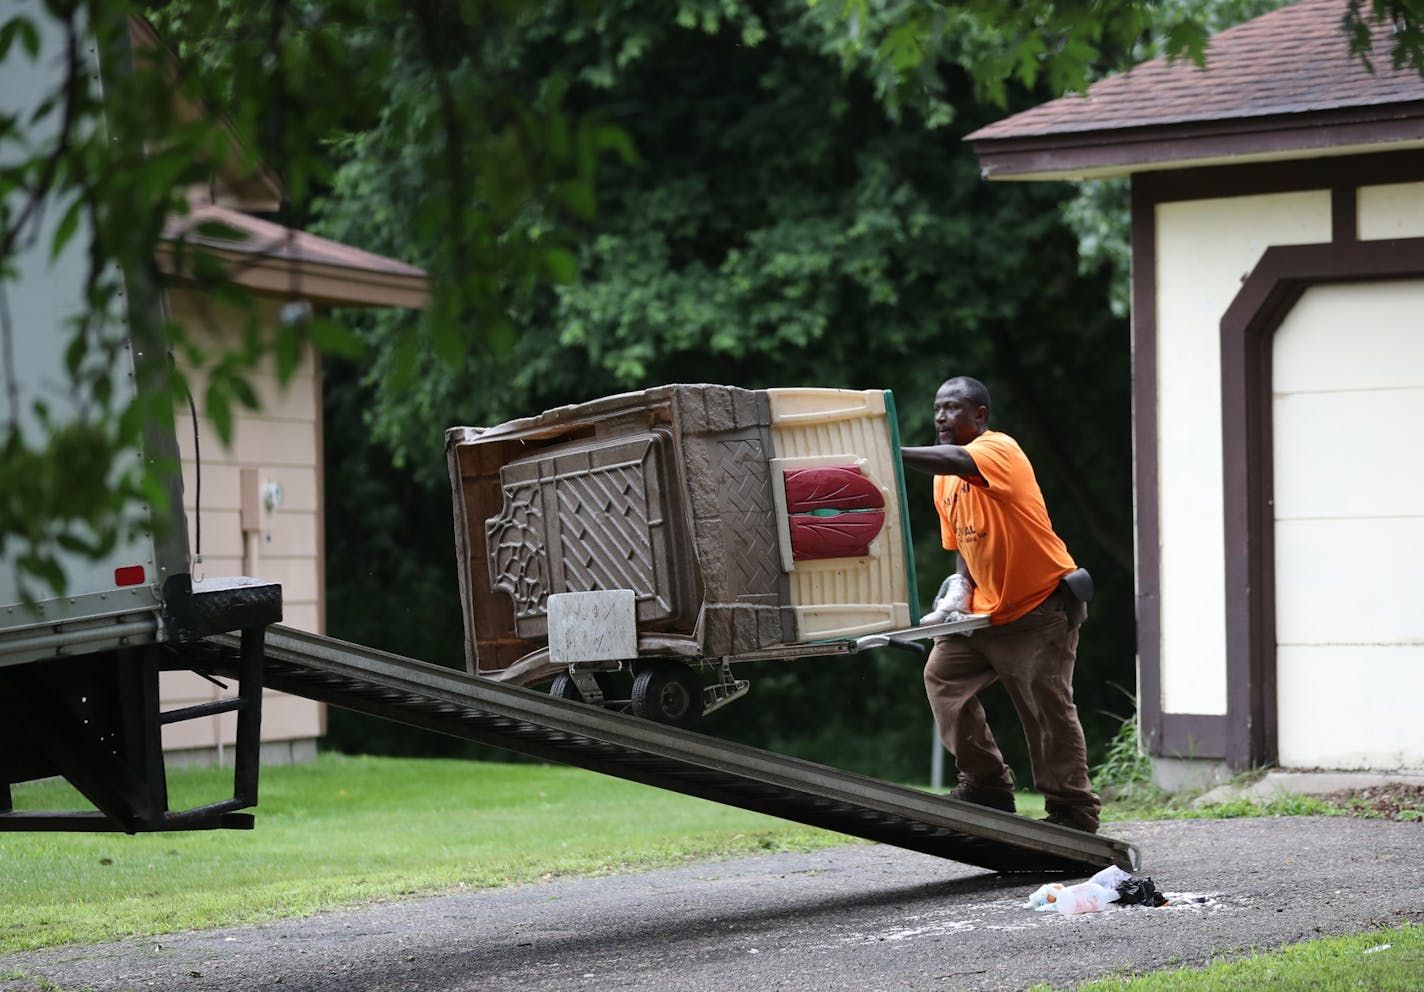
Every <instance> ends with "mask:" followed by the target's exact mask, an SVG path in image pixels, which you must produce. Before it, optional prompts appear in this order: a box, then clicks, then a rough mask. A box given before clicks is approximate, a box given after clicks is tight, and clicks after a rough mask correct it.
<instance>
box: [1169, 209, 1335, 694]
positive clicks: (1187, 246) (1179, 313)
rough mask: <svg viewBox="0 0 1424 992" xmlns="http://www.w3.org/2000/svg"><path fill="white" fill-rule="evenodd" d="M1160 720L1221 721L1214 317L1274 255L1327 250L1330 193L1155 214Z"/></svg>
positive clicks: (1221, 555)
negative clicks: (1188, 716)
mask: <svg viewBox="0 0 1424 992" xmlns="http://www.w3.org/2000/svg"><path fill="white" fill-rule="evenodd" d="M1156 224H1157V272H1156V279H1157V313H1156V319H1157V376H1158V380H1157V381H1158V395H1157V404H1158V406H1157V418H1158V422H1157V429H1158V436H1157V452H1158V493H1159V506H1158V513H1159V519H1160V525H1161V547H1160V556H1161V557H1160V561H1161V575H1160V593H1161V598H1160V607H1161V624H1162V640H1161V645H1160V652H1161V655H1160V657H1161V678H1162V698H1161V706H1162V710H1163V712H1168V713H1194V714H1224V713H1225V712H1226V627H1225V620H1224V617H1223V614H1222V602H1223V599H1224V596H1225V582H1224V572H1223V569H1224V564H1225V556H1226V555H1227V554H1228V553H1229V549H1227V548H1225V547H1224V540H1223V535H1222V526H1223V512H1222V471H1221V463H1222V443H1221V427H1222V425H1221V348H1220V338H1221V332H1220V327H1221V316H1222V314H1223V313H1224V312H1225V310H1226V308H1227V306H1228V305H1229V304H1230V303H1231V301H1232V299H1233V298H1234V297H1235V296H1236V293H1237V292H1238V291H1239V290H1240V288H1241V281H1242V280H1243V279H1244V278H1245V277H1246V276H1247V275H1248V274H1249V273H1250V272H1251V270H1252V269H1253V268H1254V267H1255V265H1256V263H1257V262H1258V261H1259V260H1260V257H1261V254H1262V253H1263V252H1264V251H1265V250H1266V249H1267V248H1268V247H1270V246H1272V245H1284V244H1314V243H1319V242H1323V241H1329V240H1330V193H1329V191H1328V190H1317V191H1307V192H1299V193H1279V194H1271V195H1267V196H1249V197H1224V198H1220V199H1211V200H1191V201H1184V202H1179V203H1162V204H1159V205H1158V206H1157V212H1156Z"/></svg>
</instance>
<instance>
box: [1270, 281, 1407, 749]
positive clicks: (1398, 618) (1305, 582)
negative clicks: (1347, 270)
mask: <svg viewBox="0 0 1424 992" xmlns="http://www.w3.org/2000/svg"><path fill="white" fill-rule="evenodd" d="M1273 374H1274V399H1273V404H1272V408H1273V415H1274V432H1275V433H1274V459H1275V460H1274V469H1275V479H1274V482H1275V486H1274V489H1275V547H1276V559H1275V566H1276V571H1275V576H1276V641H1277V646H1276V692H1277V719H1278V728H1279V732H1278V739H1277V745H1278V751H1279V760H1280V764H1281V765H1282V767H1294V768H1312V767H1320V768H1353V769H1359V768H1370V769H1394V768H1424V720H1421V719H1420V716H1419V711H1418V701H1419V700H1420V699H1421V698H1424V443H1421V441H1420V425H1421V424H1424V280H1411V281H1401V282H1383V283H1350V284H1343V285H1336V286H1320V287H1315V288H1312V289H1310V290H1308V291H1307V293H1306V294H1305V296H1304V297H1303V298H1302V299H1301V300H1300V302H1299V303H1297V304H1296V306H1295V308H1294V309H1293V310H1292V312H1291V313H1290V315H1289V316H1288V317H1287V318H1286V320H1285V322H1284V323H1282V325H1281V327H1280V329H1279V330H1278V331H1277V333H1276V337H1275V342H1274V373H1273Z"/></svg>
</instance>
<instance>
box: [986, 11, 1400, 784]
mask: <svg viewBox="0 0 1424 992" xmlns="http://www.w3.org/2000/svg"><path fill="white" fill-rule="evenodd" d="M1348 7H1349V3H1348V0H1303V2H1300V3H1296V4H1293V5H1291V6H1288V7H1283V8H1280V9H1278V10H1275V11H1273V12H1271V13H1268V14H1265V15H1263V16H1261V17H1258V18H1256V19H1255V20H1252V21H1249V22H1246V23H1244V24H1241V25H1238V26H1236V27H1234V28H1231V29H1229V30H1226V31H1222V32H1220V33H1219V34H1217V35H1216V36H1215V37H1214V38H1213V39H1212V40H1211V43H1210V45H1209V47H1208V48H1207V52H1206V65H1205V67H1198V66H1197V65H1195V64H1193V63H1191V62H1187V61H1179V62H1176V63H1169V62H1168V61H1166V60H1165V59H1158V60H1156V61H1153V62H1148V63H1145V64H1143V65H1140V66H1138V67H1136V68H1134V69H1132V70H1131V71H1129V72H1127V73H1124V74H1122V75H1119V76H1115V77H1112V78H1108V79H1104V80H1102V81H1100V82H1098V83H1096V84H1095V85H1093V86H1092V87H1090V88H1089V89H1088V91H1087V92H1086V94H1082V95H1076V94H1075V95H1071V96H1066V97H1062V98H1060V99H1057V100H1053V101H1050V102H1048V103H1046V104H1043V105H1041V106H1038V107H1035V108H1032V109H1030V110H1027V111H1025V112H1023V113H1020V114H1016V115H1014V116H1012V117H1009V118H1007V119H1005V120H1002V121H999V122H996V123H994V124H991V125H989V126H987V127H985V128H982V129H980V130H978V131H976V132H974V133H973V134H971V135H969V136H968V138H967V140H968V141H969V142H970V143H971V145H972V146H973V148H974V150H975V151H976V153H977V154H978V155H979V159H980V162H981V166H982V170H983V173H984V175H985V176H986V177H987V178H989V179H991V180H1017V181H1041V180H1093V179H1109V178H1118V177H1130V183H1131V201H1132V230H1131V235H1132V349H1133V357H1132V369H1133V437H1134V492H1135V524H1134V526H1135V530H1136V545H1137V562H1136V565H1137V575H1136V603H1137V639H1138V659H1137V660H1138V697H1139V717H1140V729H1141V734H1142V741H1143V744H1144V746H1145V748H1146V750H1147V752H1148V753H1149V754H1150V755H1151V756H1152V757H1153V759H1154V767H1155V768H1156V774H1157V777H1158V780H1159V781H1160V782H1161V783H1162V784H1164V785H1166V786H1168V787H1173V786H1177V785H1181V784H1186V783H1198V782H1204V781H1211V780H1214V779H1219V778H1220V777H1222V776H1223V775H1225V774H1228V773H1232V772H1235V771H1240V770H1244V769H1248V768H1254V767H1261V766H1266V765H1274V766H1278V767H1281V768H1285V769H1317V768H1320V769H1348V770H1370V771H1415V770H1419V769H1424V721H1421V720H1419V719H1418V717H1417V714H1416V712H1415V710H1416V707H1417V700H1418V699H1420V698H1421V697H1424V611H1421V610H1420V609H1419V608H1418V605H1417V599H1418V591H1419V589H1420V588H1421V586H1424V582H1421V579H1424V566H1421V564H1420V560H1421V556H1420V552H1421V551H1424V496H1421V493H1424V460H1421V458H1420V455H1419V450H1420V449H1419V447H1418V443H1417V440H1416V439H1415V437H1414V434H1415V429H1416V425H1417V424H1418V423H1420V422H1421V421H1424V78H1421V75H1420V74H1419V73H1418V72H1417V71H1415V70H1413V69H1409V68H1404V69H1400V70H1394V69H1392V68H1391V67H1390V64H1389V58H1388V54H1387V53H1388V52H1389V50H1390V39H1389V26H1388V25H1381V26H1378V27H1377V28H1376V29H1375V32H1374V49H1373V57H1372V62H1373V71H1370V70H1369V69H1368V68H1366V67H1365V66H1364V65H1362V63H1361V61H1360V59H1359V58H1358V57H1356V56H1352V55H1350V54H1349V50H1348V48H1349V46H1348V38H1347V36H1346V34H1345V32H1344V31H1343V29H1342V24H1343V22H1344V18H1345V15H1346V12H1347V9H1348Z"/></svg>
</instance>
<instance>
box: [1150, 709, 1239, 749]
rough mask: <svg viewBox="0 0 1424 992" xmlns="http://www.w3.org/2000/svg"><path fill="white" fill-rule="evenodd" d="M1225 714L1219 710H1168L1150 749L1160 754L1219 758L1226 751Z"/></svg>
mask: <svg viewBox="0 0 1424 992" xmlns="http://www.w3.org/2000/svg"><path fill="white" fill-rule="evenodd" d="M1226 736H1227V717H1226V716H1225V715H1224V714H1221V713H1168V714H1165V715H1164V716H1163V718H1162V727H1161V730H1160V731H1159V732H1158V737H1157V739H1156V741H1155V744H1156V749H1155V750H1154V751H1153V752H1152V753H1153V754H1155V755H1156V756H1158V757H1160V758H1220V757H1221V756H1222V755H1223V754H1225V753H1226Z"/></svg>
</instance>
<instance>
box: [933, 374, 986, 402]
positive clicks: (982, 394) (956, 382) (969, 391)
mask: <svg viewBox="0 0 1424 992" xmlns="http://www.w3.org/2000/svg"><path fill="white" fill-rule="evenodd" d="M944 386H954V387H956V388H957V389H959V390H960V391H961V392H962V393H964V398H965V399H967V400H968V401H969V402H970V403H971V404H972V405H974V406H976V407H981V406H982V407H983V408H984V409H986V410H990V409H993V406H992V404H990V402H989V387H988V386H986V385H984V384H983V383H982V382H980V381H979V380H978V379H971V378H970V377H969V376H967V375H957V376H953V377H952V378H949V379H946V380H945V381H944V384H943V385H942V386H940V388H941V389H943V388H944Z"/></svg>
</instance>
